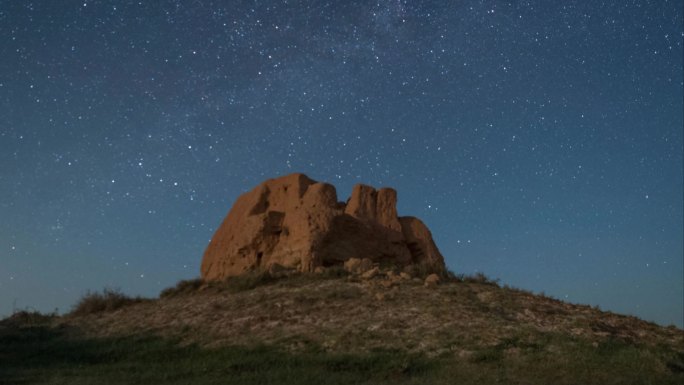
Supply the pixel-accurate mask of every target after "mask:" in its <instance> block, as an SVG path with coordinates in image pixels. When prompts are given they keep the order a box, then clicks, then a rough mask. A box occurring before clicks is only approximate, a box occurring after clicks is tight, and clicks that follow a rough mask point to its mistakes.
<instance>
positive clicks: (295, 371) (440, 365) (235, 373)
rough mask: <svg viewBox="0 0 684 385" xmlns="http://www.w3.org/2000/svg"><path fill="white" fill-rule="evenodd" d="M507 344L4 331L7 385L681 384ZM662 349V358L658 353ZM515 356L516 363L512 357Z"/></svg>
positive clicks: (679, 374) (568, 346)
mask: <svg viewBox="0 0 684 385" xmlns="http://www.w3.org/2000/svg"><path fill="white" fill-rule="evenodd" d="M548 342H549V343H550V344H553V345H554V346H558V348H559V350H558V351H557V352H553V353H552V352H549V351H548V350H547V349H544V347H542V346H527V345H525V344H523V343H521V342H519V341H516V340H510V341H506V342H504V343H502V344H500V345H498V346H495V347H490V348H487V349H483V350H481V351H477V352H474V354H473V355H471V356H469V357H458V356H456V355H453V354H451V355H445V356H442V357H433V358H428V357H426V356H423V355H411V354H407V353H403V352H399V351H377V352H370V353H356V354H340V353H335V354H331V353H325V352H322V351H320V350H319V349H316V348H315V347H310V348H309V350H307V351H304V352H298V353H292V352H286V351H284V350H281V349H279V348H277V347H274V346H270V347H268V346H256V347H238V346H233V347H224V348H219V349H202V348H199V347H196V346H179V345H178V344H176V343H175V342H173V341H170V340H164V339H161V338H158V337H127V338H119V339H112V338H109V339H93V338H89V339H86V338H82V337H76V336H75V334H74V333H70V332H69V331H68V330H64V329H56V328H52V327H46V326H30V327H26V326H24V327H6V328H0V383H2V384H76V385H77V384H278V385H287V384H394V385H396V384H494V383H504V384H681V383H684V357H681V355H675V356H671V357H670V359H669V361H668V362H667V363H663V361H662V355H663V352H661V351H657V348H642V349H641V348H637V347H635V346H634V345H629V344H624V343H621V342H617V341H611V342H608V343H602V344H601V345H599V346H592V345H589V344H585V343H582V342H580V341H574V340H572V339H569V338H567V337H563V336H549V341H548ZM654 349H655V350H654ZM511 352H515V354H511Z"/></svg>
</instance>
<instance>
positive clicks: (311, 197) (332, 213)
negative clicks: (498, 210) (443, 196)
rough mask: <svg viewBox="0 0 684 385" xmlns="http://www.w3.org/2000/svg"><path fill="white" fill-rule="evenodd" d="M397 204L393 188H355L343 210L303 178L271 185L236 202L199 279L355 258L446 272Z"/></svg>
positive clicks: (324, 188)
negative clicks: (400, 212) (400, 215)
mask: <svg viewBox="0 0 684 385" xmlns="http://www.w3.org/2000/svg"><path fill="white" fill-rule="evenodd" d="M396 203H397V192H396V191H395V190H393V189H390V188H382V189H380V190H376V189H374V188H373V187H371V186H366V185H360V184H359V185H356V186H354V189H353V191H352V195H351V198H350V199H349V201H348V202H347V203H346V204H345V203H341V202H338V201H337V192H336V191H335V187H334V186H332V185H330V184H327V183H320V182H316V181H314V180H312V179H310V178H309V177H307V176H306V175H304V174H291V175H287V176H283V177H280V178H277V179H269V180H267V181H266V182H264V183H262V184H260V185H259V186H257V187H256V188H254V189H253V190H252V191H250V192H247V193H245V194H243V195H241V196H240V197H239V198H238V199H237V201H236V202H235V204H234V205H233V207H232V208H231V210H230V212H229V213H228V216H227V217H226V218H225V219H224V220H223V223H222V224H221V226H220V227H219V228H218V230H217V231H216V233H215V234H214V236H213V238H212V239H211V241H210V243H209V245H208V246H207V249H206V251H205V252H204V257H203V259H202V267H201V274H202V278H203V279H207V280H216V279H223V278H225V277H229V276H234V275H239V274H242V273H244V272H246V271H249V270H254V269H268V268H269V267H270V266H272V265H274V264H277V265H279V266H283V267H285V268H296V269H298V270H299V271H306V272H309V271H314V270H315V269H316V268H317V267H329V266H335V265H340V266H342V265H344V263H345V262H347V261H349V260H350V259H352V258H365V259H368V260H370V261H372V262H373V263H376V264H393V265H396V266H399V267H403V266H410V265H422V266H421V267H422V268H424V269H426V270H427V271H432V272H437V273H441V272H443V271H444V270H445V267H444V258H443V257H442V255H441V254H440V252H439V250H438V249H437V246H436V245H435V243H434V241H433V240H432V235H431V234H430V231H429V230H428V228H427V227H426V226H425V224H423V222H421V221H420V220H419V219H417V218H413V217H399V216H398V215H397V209H396Z"/></svg>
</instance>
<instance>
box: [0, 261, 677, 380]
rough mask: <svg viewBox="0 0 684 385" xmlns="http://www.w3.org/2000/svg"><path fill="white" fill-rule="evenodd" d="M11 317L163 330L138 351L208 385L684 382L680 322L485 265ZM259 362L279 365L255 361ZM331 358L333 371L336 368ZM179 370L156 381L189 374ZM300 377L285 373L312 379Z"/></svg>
mask: <svg viewBox="0 0 684 385" xmlns="http://www.w3.org/2000/svg"><path fill="white" fill-rule="evenodd" d="M117 301H118V302H117ZM108 302H109V303H108ZM115 302H116V303H115ZM106 305H111V306H106ZM19 318H21V317H14V319H13V318H12V317H10V318H9V319H6V320H4V321H2V322H1V323H0V325H2V326H0V335H1V336H3V337H2V338H4V339H6V338H8V337H7V336H8V335H14V336H16V333H18V332H17V331H18V330H19V331H21V330H23V332H22V333H25V332H26V330H34V329H35V328H36V327H40V328H43V329H41V330H44V333H48V335H50V333H57V334H59V335H60V336H61V337H59V338H61V341H90V342H89V343H93V342H92V341H100V342H101V341H106V344H114V346H124V347H125V346H129V345H127V344H131V345H130V347H129V348H130V354H134V353H133V352H136V351H139V350H140V349H142V350H143V351H148V350H150V348H147V347H146V346H147V345H149V344H150V342H149V339H150V338H152V339H154V340H155V341H167V342H165V344H166V343H168V344H169V345H163V346H164V347H163V349H162V348H160V349H161V353H160V352H156V351H155V350H154V349H152V352H151V353H150V352H148V353H149V354H150V356H148V357H147V359H150V358H149V357H156V354H161V355H162V356H163V357H166V356H167V355H169V351H173V352H174V353H173V354H171V357H172V358H171V359H170V361H169V363H167V364H168V365H170V366H173V368H172V369H171V368H169V370H170V373H175V371H177V370H181V371H182V373H186V374H187V372H188V371H189V372H190V373H191V374H190V377H192V378H195V379H198V378H204V377H203V376H209V375H210V374H211V376H210V377H211V378H215V377H216V378H219V379H223V380H221V381H219V380H217V381H218V382H216V383H225V382H222V381H228V380H229V379H230V381H228V382H227V383H250V381H256V382H261V381H266V379H269V380H268V381H270V380H273V381H276V380H278V381H280V380H282V379H283V376H285V374H283V373H281V370H285V369H287V368H289V369H287V370H285V372H286V373H290V370H295V369H296V370H295V371H297V370H302V371H304V372H306V373H309V372H310V373H319V371H320V373H319V375H320V376H321V377H320V378H318V380H316V381H320V380H322V379H324V378H325V379H327V380H329V382H330V383H336V382H334V381H333V380H334V379H335V378H337V377H336V376H342V377H341V378H342V380H340V382H337V383H348V382H345V381H351V380H349V378H355V380H354V381H353V382H354V383H359V382H363V381H362V380H367V381H369V382H368V383H386V382H387V383H389V382H393V383H394V382H399V383H425V382H430V383H453V382H452V380H453V379H454V378H456V379H459V381H460V382H459V383H495V382H503V383H526V384H527V383H532V384H534V383H540V384H541V383H550V382H553V383H558V384H564V383H565V384H574V383H597V384H598V383H601V384H606V383H621V384H622V383H673V384H674V383H681V380H683V379H684V333H682V330H680V329H677V328H675V327H662V326H658V325H656V324H653V323H649V322H645V321H642V320H639V319H637V318H635V317H629V316H623V315H618V314H613V313H610V312H604V311H601V310H599V309H597V308H592V307H589V306H584V305H576V304H569V303H566V302H562V301H559V300H556V299H553V298H549V297H546V296H542V295H535V294H532V293H529V292H526V291H523V290H518V289H513V288H508V287H500V286H498V285H497V284H496V283H494V282H492V281H490V280H487V279H486V278H485V277H483V276H480V277H460V278H458V277H452V278H450V279H442V280H441V282H439V283H436V282H432V281H431V280H430V279H428V280H425V279H423V278H422V277H420V276H413V277H411V276H409V275H408V274H400V272H397V271H396V269H393V268H386V269H382V268H377V267H376V268H374V269H371V270H367V271H365V272H358V273H349V272H347V271H346V270H343V269H339V268H330V269H326V270H324V271H322V272H319V273H317V274H311V273H296V272H288V273H282V274H281V275H280V276H279V275H277V274H274V273H269V272H268V271H264V272H252V273H248V274H245V275H242V276H237V277H231V278H228V279H226V280H224V281H220V282H217V281H203V280H200V279H197V280H192V281H182V282H180V283H179V284H178V285H177V286H176V287H173V288H169V289H167V290H165V291H164V292H162V295H161V297H160V298H158V299H147V300H144V299H130V298H126V297H123V296H121V295H119V294H116V293H112V292H109V293H108V295H104V296H103V295H99V294H98V295H95V296H94V297H93V296H91V297H85V298H84V299H83V300H82V301H81V302H80V303H79V304H77V306H76V307H75V308H74V311H73V312H72V313H71V314H69V315H66V316H63V317H48V318H47V319H36V320H33V321H31V320H30V319H23V320H21V319H19ZM32 323H33V325H32ZM8 333H10V334H8ZM12 333H13V334H12ZM131 339H133V341H134V342H130V341H131ZM0 341H1V340H0ZM112 341H129V342H127V343H125V344H123V345H121V344H122V343H121V342H112ZM168 341H171V342H168ZM20 346H24V345H20ZM106 346H108V347H109V346H110V345H106ZM152 346H157V345H155V344H152ZM129 348H126V349H129ZM108 349H109V350H107V349H105V351H107V352H110V351H111V347H109V348H108ZM184 349H185V350H184ZM188 349H189V350H188ZM235 349H246V351H247V352H249V354H247V353H245V354H247V355H246V356H244V357H251V359H252V360H256V361H255V362H256V363H255V362H252V361H250V362H252V364H250V365H256V366H257V368H258V369H254V368H252V369H245V370H247V371H246V372H243V371H242V370H241V369H230V370H229V369H227V368H233V365H234V364H237V363H239V362H241V361H240V360H241V359H245V358H244V357H243V355H242V354H238V355H237V356H234V355H233V353H234V351H235ZM253 349H256V352H257V353H255V351H254V350H253ZM260 349H261V350H260ZM264 349H265V350H264ZM15 351H16V350H15ZM240 351H243V350H240ZM183 352H186V353H183ZM188 352H193V353H192V354H191V353H188ZM226 352H233V353H230V354H228V353H226ZM243 353H244V351H243ZM13 354H14V355H16V353H12V352H8V351H6V350H3V351H0V358H2V359H3V361H4V362H12V360H13V359H17V360H18V359H19V358H20V357H13ZM119 354H121V355H122V356H124V357H125V356H126V355H127V354H128V353H126V352H123V353H121V352H119ZM184 354H188V355H189V357H197V355H200V356H205V355H206V356H207V357H210V356H213V355H216V356H220V357H224V360H222V361H220V362H214V363H212V364H211V365H209V367H206V368H205V369H206V371H208V372H206V371H205V372H201V371H200V372H197V368H194V367H185V366H184V365H186V364H187V363H186V362H185V361H184V360H185V359H186V358H184V357H186V356H185V355H184ZM226 354H228V356H229V358H225V355H226ZM255 354H256V356H255ZM262 354H265V355H266V358H264V357H261V355H262ZM271 354H273V355H275V357H277V358H273V357H272V356H271ZM105 356H106V355H105ZM230 357H232V358H230ZM240 357H242V358H240ZM259 357H261V358H259ZM268 357H270V358H268ZM262 359H264V360H266V361H268V360H269V359H271V360H273V359H275V360H276V362H272V363H271V364H268V365H267V364H266V363H264V364H263V365H259V364H257V363H258V362H260V361H261V360H262ZM164 360H165V358H164ZM231 360H233V361H231ZM280 360H285V361H284V362H281V361H280ZM291 360H294V362H297V364H296V365H295V364H293V363H292V361H291ZM95 361H96V363H97V362H98V361H97V360H95ZM266 361H264V362H266ZM329 361H330V362H337V363H338V364H339V365H341V368H338V369H335V370H333V372H334V373H332V374H331V372H330V370H329V369H330V367H329V365H330V362H329ZM126 362H127V361H126ZM155 362H156V361H155ZM193 362H194V361H193ZM340 362H342V363H340ZM345 362H348V363H349V365H350V366H349V367H348V366H346V364H344V363H345ZM383 362H384V363H385V364H386V365H385V364H383ZM288 363H289V364H288ZM88 364H91V365H96V364H92V363H88V362H87V360H86V366H87V365H88ZM131 365H132V364H131ZM147 365H148V364H144V366H147ZM155 365H158V363H157V364H155ZM193 365H194V364H193ZM269 365H275V366H274V367H273V368H271V369H269V368H270V366H269ZM282 365H285V369H284V368H283V367H282ZM287 365H295V366H296V367H295V368H291V367H289V366H287ZM321 365H322V367H321ZM387 365H389V366H387ZM134 366H135V365H134ZM162 366H163V365H162ZM238 366H239V365H238ZM357 366H358V367H357ZM115 367H116V366H115ZM192 368H194V369H192ZM276 368H277V369H276ZM34 369H35V368H34ZM148 369H149V368H148ZM5 370H7V369H5ZM137 370H140V371H141V372H140V373H138V375H141V374H143V373H145V370H144V368H138V369H137ZM226 371H227V372H226ZM262 371H264V372H263V373H262ZM39 372H40V371H39ZM48 372H49V370H48ZM8 373H9V374H10V376H9V377H6V378H12V376H11V375H12V373H13V372H12V370H9V372H8ZM74 373H78V371H76V372H74ZM207 373H209V374H207ZM0 374H2V371H0ZM60 375H64V373H60ZM74 375H75V376H76V378H78V376H77V375H76V374H72V376H74ZM149 375H151V374H150V373H148V374H146V376H149ZM271 375H272V376H274V377H268V376H271ZM330 375H332V377H328V376H330ZM126 376H127V375H126ZM126 376H124V377H123V378H124V380H125V381H130V378H129V377H126ZM184 376H185V375H181V376H180V377H179V378H175V377H174V379H173V380H168V381H166V380H165V381H163V382H169V383H193V382H192V381H189V380H188V378H186V377H184ZM245 376H246V377H245ZM262 376H266V377H262ZM350 376H351V377H350ZM378 376H379V377H378ZM172 377H173V376H172ZM286 377H287V378H289V377H288V376H286ZM64 378H65V382H69V381H73V380H74V377H69V376H68V375H66V377H64ZM134 378H138V377H134ZM152 378H155V377H154V375H152ZM67 380H68V381H67ZM157 380H158V379H157ZM186 380H187V381H188V382H184V381H186ZM243 380H244V381H245V382H240V381H243ZM300 380H301V378H300V379H299V380H297V379H290V380H288V381H290V382H287V381H285V382H284V383H307V382H298V381H300ZM312 381H313V380H312ZM17 383H18V382H17ZM55 383H61V382H55ZM198 383H202V382H198ZM207 383H214V382H211V381H209V382H207Z"/></svg>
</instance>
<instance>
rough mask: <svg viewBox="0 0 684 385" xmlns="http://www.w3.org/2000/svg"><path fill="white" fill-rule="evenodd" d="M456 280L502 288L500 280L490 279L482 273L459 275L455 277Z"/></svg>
mask: <svg viewBox="0 0 684 385" xmlns="http://www.w3.org/2000/svg"><path fill="white" fill-rule="evenodd" d="M455 278H456V279H457V280H458V281H460V282H465V283H477V284H480V285H488V286H495V287H500V286H499V282H500V279H498V278H496V279H494V278H490V277H488V276H486V275H484V274H483V273H480V272H478V273H475V274H473V275H465V274H458V275H455Z"/></svg>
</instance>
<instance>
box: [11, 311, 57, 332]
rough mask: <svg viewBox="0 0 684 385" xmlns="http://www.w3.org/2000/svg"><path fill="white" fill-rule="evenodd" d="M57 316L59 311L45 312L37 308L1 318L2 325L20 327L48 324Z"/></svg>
mask: <svg viewBox="0 0 684 385" xmlns="http://www.w3.org/2000/svg"><path fill="white" fill-rule="evenodd" d="M55 317H57V312H55V313H50V314H44V313H41V312H39V311H36V310H28V309H27V310H20V311H17V312H15V313H14V314H12V315H11V316H9V317H7V318H5V319H3V320H0V325H2V326H7V327H20V328H21V327H34V326H41V325H48V324H49V323H50V322H52V320H54V319H55Z"/></svg>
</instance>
